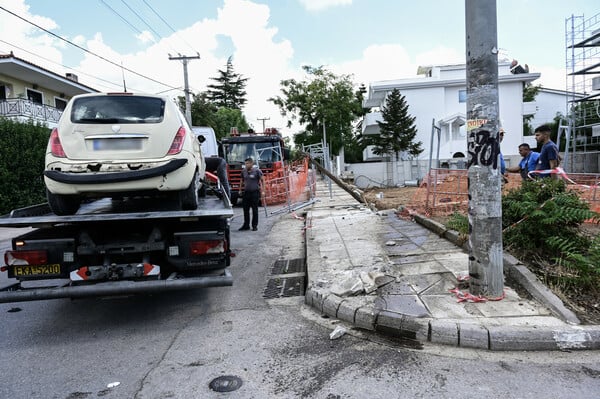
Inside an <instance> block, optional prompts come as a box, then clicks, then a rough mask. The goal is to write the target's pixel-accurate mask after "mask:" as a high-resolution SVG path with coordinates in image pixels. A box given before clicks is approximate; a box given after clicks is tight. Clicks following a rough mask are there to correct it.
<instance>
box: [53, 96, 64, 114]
mask: <svg viewBox="0 0 600 399" xmlns="http://www.w3.org/2000/svg"><path fill="white" fill-rule="evenodd" d="M66 106H67V102H66V101H65V100H63V99H62V98H56V97H54V107H55V108H57V109H60V110H61V111H64V110H65V107H66Z"/></svg>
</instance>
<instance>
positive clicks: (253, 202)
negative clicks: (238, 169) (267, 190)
mask: <svg viewBox="0 0 600 399" xmlns="http://www.w3.org/2000/svg"><path fill="white" fill-rule="evenodd" d="M262 182H263V173H262V171H261V170H260V169H259V168H258V166H256V165H254V160H253V159H252V158H248V159H246V161H245V167H244V168H243V169H242V186H243V190H244V195H243V197H242V198H243V206H244V224H243V225H242V227H240V228H239V230H240V231H243V230H250V208H252V231H256V230H257V228H258V201H259V200H260V193H261V185H262ZM263 190H264V188H263ZM239 194H240V196H241V195H242V190H241V189H240V192H239Z"/></svg>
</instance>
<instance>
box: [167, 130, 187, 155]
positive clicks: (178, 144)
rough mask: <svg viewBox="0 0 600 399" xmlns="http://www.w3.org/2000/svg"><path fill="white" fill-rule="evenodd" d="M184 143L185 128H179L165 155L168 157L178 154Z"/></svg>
mask: <svg viewBox="0 0 600 399" xmlns="http://www.w3.org/2000/svg"><path fill="white" fill-rule="evenodd" d="M184 141H185V128H184V127H183V126H180V127H179V129H178V130H177V134H175V138H174V139H173V142H172V143H171V148H169V152H168V153H167V154H168V155H176V154H179V153H180V152H181V149H182V148H183V143H184Z"/></svg>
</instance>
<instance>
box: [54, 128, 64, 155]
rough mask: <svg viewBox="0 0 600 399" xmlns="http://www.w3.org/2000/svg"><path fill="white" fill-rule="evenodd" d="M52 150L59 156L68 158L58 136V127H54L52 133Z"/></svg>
mask: <svg viewBox="0 0 600 399" xmlns="http://www.w3.org/2000/svg"><path fill="white" fill-rule="evenodd" d="M50 152H52V155H54V156H55V157H58V158H66V156H67V155H66V154H65V150H64V148H63V146H62V144H61V142H60V138H59V137H58V129H56V128H54V129H52V133H50Z"/></svg>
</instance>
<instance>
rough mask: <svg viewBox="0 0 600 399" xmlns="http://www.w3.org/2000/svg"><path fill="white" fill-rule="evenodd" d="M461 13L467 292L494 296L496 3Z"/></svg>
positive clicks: (497, 242) (477, 3)
mask: <svg viewBox="0 0 600 399" xmlns="http://www.w3.org/2000/svg"><path fill="white" fill-rule="evenodd" d="M465 10H466V13H465V21H466V58H467V131H468V135H467V152H468V178H469V180H468V181H469V230H470V234H469V241H470V244H471V245H470V247H471V249H470V251H471V252H470V254H469V255H470V256H469V275H470V287H471V288H470V291H471V293H472V294H474V295H479V294H480V295H484V296H488V297H499V296H501V295H502V291H503V289H504V279H503V264H502V252H503V251H502V202H501V194H502V193H501V183H500V182H501V176H500V161H499V155H500V141H499V137H498V45H497V42H498V39H497V22H496V0H465Z"/></svg>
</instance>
